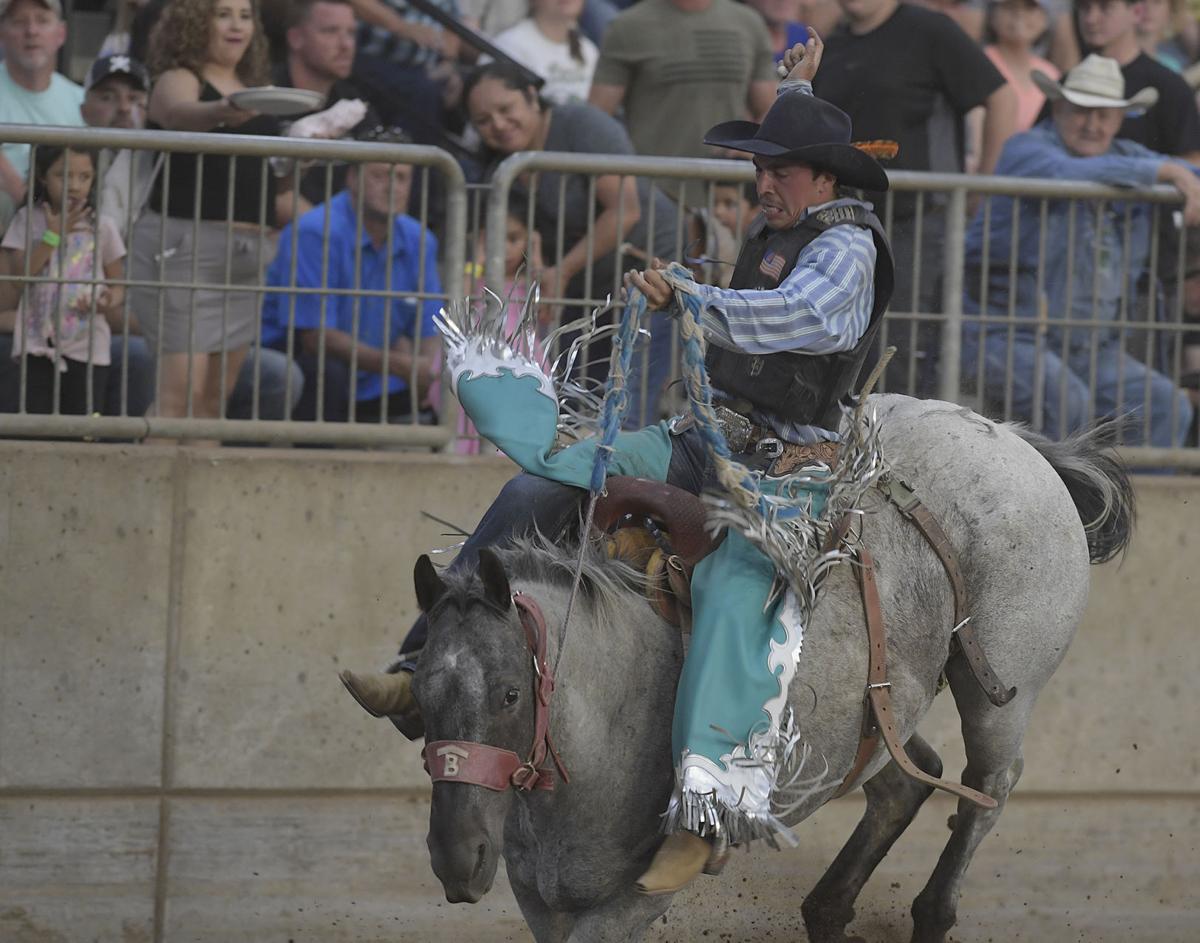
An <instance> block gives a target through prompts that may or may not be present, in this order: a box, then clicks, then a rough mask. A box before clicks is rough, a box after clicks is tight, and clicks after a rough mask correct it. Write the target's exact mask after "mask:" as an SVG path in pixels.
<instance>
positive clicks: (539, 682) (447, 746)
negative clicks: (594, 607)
mask: <svg viewBox="0 0 1200 943" xmlns="http://www.w3.org/2000/svg"><path fill="white" fill-rule="evenodd" d="M512 601H513V604H514V605H515V606H516V607H517V614H518V615H519V616H520V618H521V628H523V629H524V630H525V643H526V644H527V645H528V646H529V651H530V652H531V653H532V655H533V673H534V677H535V683H534V690H533V693H534V702H533V746H531V747H530V749H529V756H528V758H527V759H525V760H522V759H521V758H520V757H519V756H517V754H515V753H513V752H512V750H502V749H500V748H499V747H493V746H489V745H488V744H486V743H475V742H474V741H472V740H434V741H433V742H432V743H427V744H426V745H425V749H424V750H422V751H421V757H422V758H423V759H424V760H425V771H426V772H427V773H429V778H430V779H432V780H433V781H434V782H435V783H466V784H467V785H470V786H483V788H484V789H491V790H494V791H495V792H503V791H504V790H506V789H508V788H509V787H510V786H511V787H512V788H514V789H519V790H521V791H522V792H529V791H530V790H532V789H553V788H554V769H552V768H549V767H543V766H542V764H543V763H544V762H545V761H546V755H547V754H549V755H550V757H551V758H552V759H553V760H554V766H555V767H556V768H557V769H558V775H559V776H561V777H562V781H563V782H564V783H569V782H570V781H571V777H570V776H568V775H567V768H566V767H565V766H564V765H563V761H562V759H561V758H560V757H559V755H558V751H557V750H555V749H554V741H553V740H552V739H550V695H551V694H553V693H554V675H553V674H552V673H551V671H550V665H549V664H547V663H546V617H545V616H543V615H542V608H541V606H539V605H538V604H537V602H536V601H535V600H534V598H533V597H532V596H527V595H525V593H513V596H512Z"/></svg>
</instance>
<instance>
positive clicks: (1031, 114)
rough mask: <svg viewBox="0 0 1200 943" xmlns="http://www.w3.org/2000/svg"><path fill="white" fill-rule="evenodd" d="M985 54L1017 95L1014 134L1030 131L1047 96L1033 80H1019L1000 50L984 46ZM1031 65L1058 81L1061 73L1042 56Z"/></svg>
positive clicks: (1034, 59)
mask: <svg viewBox="0 0 1200 943" xmlns="http://www.w3.org/2000/svg"><path fill="white" fill-rule="evenodd" d="M983 51H984V54H985V55H986V56H987V57H988V58H989V59H991V60H992V65H994V66H995V67H996V69H997V70H998V71H999V72H1000V74H1001V75H1003V76H1004V81H1006V82H1007V83H1008V84H1009V85H1011V86H1012V87H1013V91H1015V92H1016V93H1017V123H1016V127H1015V128H1014V133H1019V132H1021V131H1028V130H1029V129H1030V128H1032V127H1033V126H1034V125H1035V124H1037V117H1038V115H1039V114H1040V113H1041V110H1042V105H1044V104H1046V96H1045V95H1043V94H1042V90H1041V89H1040V88H1038V87H1037V86H1036V85H1034V84H1033V79H1032V78H1028V79H1023V78H1019V77H1018V76H1017V75H1016V74H1015V73H1014V72H1013V70H1012V69H1011V68H1009V65H1008V63H1007V62H1006V61H1005V59H1004V57H1003V56H1002V55H1000V50H999V49H997V48H996V47H995V46H984V47H983ZM1029 65H1030V67H1031V69H1037V70H1038V71H1039V72H1045V73H1046V75H1048V76H1050V78H1052V79H1054V81H1056V82H1057V81H1058V79H1059V76H1060V75H1061V73H1060V72H1059V71H1058V69H1057V68H1055V66H1054V64H1053V63H1051V62H1047V61H1046V60H1045V59H1042V58H1041V57H1040V56H1033V57H1031V59H1030V62H1029Z"/></svg>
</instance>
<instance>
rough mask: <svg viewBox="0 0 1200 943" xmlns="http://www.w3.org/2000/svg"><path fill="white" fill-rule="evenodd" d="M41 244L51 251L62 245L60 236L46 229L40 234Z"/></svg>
mask: <svg viewBox="0 0 1200 943" xmlns="http://www.w3.org/2000/svg"><path fill="white" fill-rule="evenodd" d="M42 242H44V243H45V244H46V245H48V246H49V247H50V248H51V249H57V248H58V247H59V245H61V243H62V236H60V235H59V234H58V233H56V232H55V231H54V230H52V229H47V230H46V231H45V232H44V233H42Z"/></svg>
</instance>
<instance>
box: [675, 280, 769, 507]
mask: <svg viewBox="0 0 1200 943" xmlns="http://www.w3.org/2000/svg"><path fill="white" fill-rule="evenodd" d="M661 274H662V276H663V277H664V278H665V279H666V281H667V283H668V284H669V285H670V286H671V287H672V288H673V289H674V290H675V300H676V302H677V304H678V305H679V309H680V316H679V333H680V337H681V339H682V341H683V344H682V346H683V379H684V383H685V384H686V386H687V391H688V403H689V405H690V408H691V412H692V417H693V418H694V419H695V420H696V428H697V429H698V430H699V431H700V435H701V436H702V437H703V439H704V444H705V447H706V448H707V449H708V453H709V455H710V456H711V458H712V460H713V464H714V466H715V469H716V474H717V480H718V481H719V482H720V483H721V486H722V487H723V488H724V489H725V490H726V491H727V492H729V494H730V496H731V497H732V498H733V500H734V501H735V502H736V503H737V504H738V505H739V506H740V507H743V508H745V509H747V510H750V509H752V508H761V507H762V497H763V495H762V491H761V490H760V489H759V487H758V479H757V478H755V477H754V475H752V474H751V473H750V470H749V469H748V468H746V466H745V465H742V464H741V463H740V462H735V461H734V460H733V455H732V453H731V452H730V451H729V444H728V443H727V442H726V441H725V434H724V433H723V432H721V427H720V426H719V425H718V424H717V414H716V411H715V410H714V409H713V405H712V387H711V386H710V385H709V382H708V371H707V370H706V369H705V367H704V351H705V346H706V345H705V342H704V331H703V329H702V328H701V327H700V296H699V295H698V294H697V293H696V291H695V282H693V280H692V277H691V274H690V273H689V272H688V270H687V269H685V268H684V267H683V266H682V265H680V264H679V263H677V262H676V263H672V264H671V265H670V266H669V267H668V268H666V269H665V270H663V271H662V272H661Z"/></svg>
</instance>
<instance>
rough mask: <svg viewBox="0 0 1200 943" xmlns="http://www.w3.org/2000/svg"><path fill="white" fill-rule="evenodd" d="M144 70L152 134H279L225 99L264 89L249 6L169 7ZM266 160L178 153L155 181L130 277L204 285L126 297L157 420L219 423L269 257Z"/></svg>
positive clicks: (270, 182) (250, 331) (204, 1)
mask: <svg viewBox="0 0 1200 943" xmlns="http://www.w3.org/2000/svg"><path fill="white" fill-rule="evenodd" d="M150 66H151V69H152V71H153V72H154V74H155V76H156V80H155V83H154V90H153V92H152V93H151V96H150V103H149V108H148V118H149V121H148V122H147V126H148V127H150V128H165V129H168V130H171V131H214V132H219V133H228V134H278V133H279V131H280V126H279V122H278V120H277V119H275V118H272V117H269V116H266V115H259V114H256V113H255V112H252V111H246V110H244V109H241V108H238V107H237V106H236V105H234V104H233V103H232V102H230V100H229V96H230V95H231V94H233V93H234V92H237V91H240V90H241V89H244V88H247V87H251V86H254V85H262V84H266V82H267V81H268V61H267V43H266V38H265V37H264V35H263V31H262V24H261V22H260V20H259V16H258V9H257V2H256V0H171V3H170V4H169V5H168V6H167V8H166V10H165V11H164V14H163V16H162V19H161V20H159V22H158V24H157V26H156V27H155V29H154V33H153V39H152V42H151V54H150ZM263 161H264V159H263V158H259V157H237V158H230V157H222V156H214V155H208V156H205V157H200V156H198V155H196V154H190V153H182V152H180V153H174V154H170V155H168V156H167V158H166V159H165V160H164V161H162V163H161V166H160V167H159V169H158V172H157V173H156V174H155V178H154V185H153V189H152V190H151V193H150V199H149V202H148V204H147V211H146V212H145V213H144V214H143V215H142V217H141V219H140V220H139V221H138V223H137V225H136V226H135V228H134V231H133V238H132V246H131V250H132V251H131V258H132V266H131V268H132V276H133V278H134V279H143V280H147V281H153V282H165V283H181V282H185V283H193V282H194V283H196V284H197V285H200V286H205V285H207V286H212V287H198V288H161V289H159V288H146V287H143V288H135V289H134V290H133V292H132V302H133V308H134V310H135V311H137V313H138V317H139V321H140V322H141V326H142V331H143V333H144V334H145V335H146V339H147V342H148V343H149V345H150V349H151V350H152V351H154V352H155V353H156V354H157V356H158V364H159V387H158V401H157V407H156V412H157V414H158V415H159V416H189V415H190V416H197V417H201V418H211V419H215V418H219V417H221V415H222V414H223V412H224V407H225V402H226V400H227V399H228V396H229V393H230V392H231V390H232V389H233V385H234V381H235V380H236V378H237V375H238V370H239V368H240V367H241V364H242V360H243V359H244V358H245V355H246V351H247V348H248V347H249V344H250V342H251V341H252V340H254V338H255V336H256V333H257V323H258V311H259V294H258V292H257V291H256V289H257V288H258V286H260V285H261V284H262V270H263V266H264V265H265V264H266V263H267V262H269V261H270V258H271V255H272V254H273V246H272V245H271V244H270V242H271V235H270V230H271V228H272V227H273V226H274V222H275V205H274V204H275V197H276V192H275V191H276V185H275V178H274V175H273V174H272V173H271V172H270V170H269V169H267V170H266V172H264V167H263ZM264 191H265V192H264ZM197 214H198V215H199V220H198V221H197V220H196V219H195V217H196V215H197ZM264 217H265V218H264ZM217 286H220V287H217ZM225 286H230V287H229V288H226V287H225ZM189 390H190V392H189Z"/></svg>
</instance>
